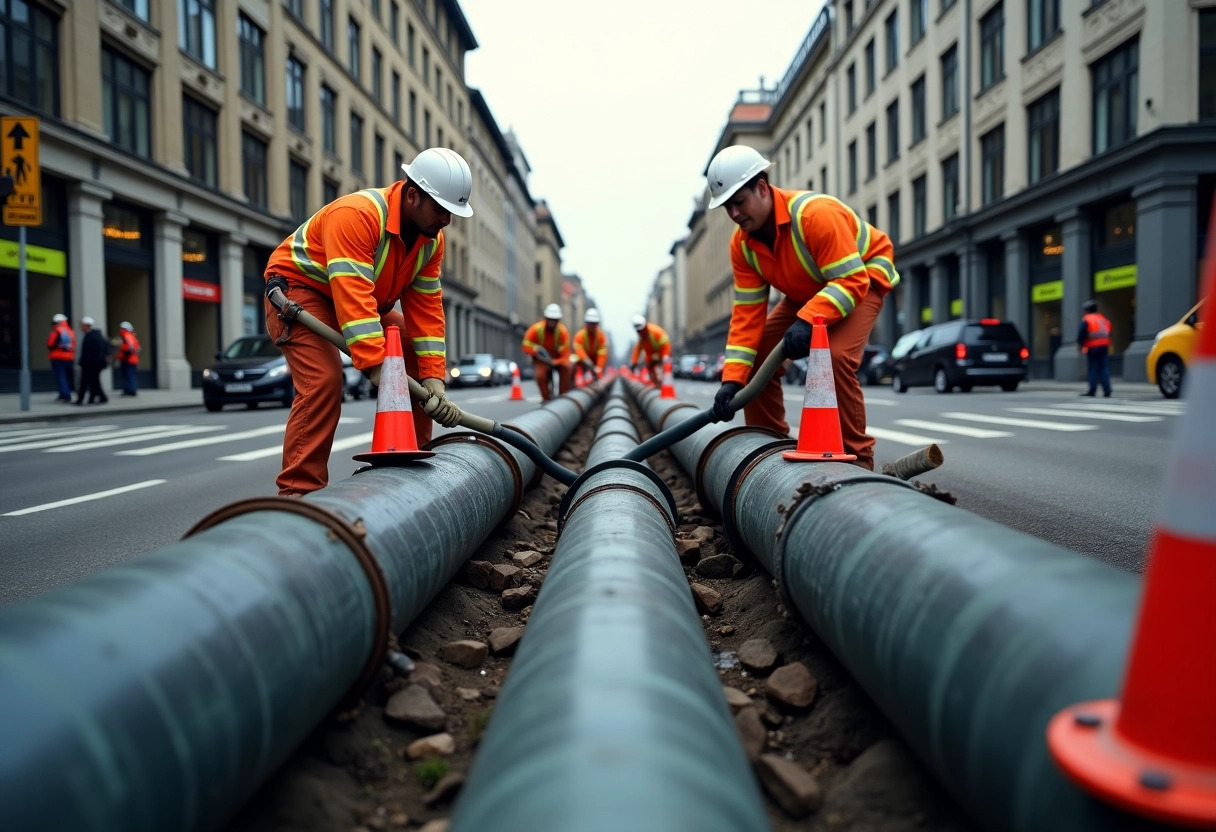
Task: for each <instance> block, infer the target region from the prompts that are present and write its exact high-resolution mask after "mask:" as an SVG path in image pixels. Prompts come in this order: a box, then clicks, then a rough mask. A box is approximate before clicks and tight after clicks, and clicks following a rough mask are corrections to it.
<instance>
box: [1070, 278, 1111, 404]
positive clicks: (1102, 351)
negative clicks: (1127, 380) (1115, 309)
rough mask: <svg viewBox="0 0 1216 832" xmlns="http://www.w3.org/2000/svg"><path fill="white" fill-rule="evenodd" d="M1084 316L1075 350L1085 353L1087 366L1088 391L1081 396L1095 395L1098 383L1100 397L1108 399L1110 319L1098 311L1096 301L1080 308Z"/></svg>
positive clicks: (1090, 301)
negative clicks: (1100, 389)
mask: <svg viewBox="0 0 1216 832" xmlns="http://www.w3.org/2000/svg"><path fill="white" fill-rule="evenodd" d="M1081 309H1082V310H1083V311H1084V312H1085V314H1084V315H1083V316H1082V318H1081V328H1080V329H1079V330H1077V349H1078V350H1080V351H1081V352H1083V353H1085V362H1086V364H1087V365H1088V370H1089V372H1088V377H1089V390H1088V391H1086V392H1084V393H1082V394H1081V395H1082V396H1093V395H1094V394H1096V393H1097V390H1098V383H1099V382H1101V384H1102V395H1103V396H1104V397H1105V398H1108V399H1109V398H1110V333H1111V323H1110V319H1109V318H1107V317H1106V316H1105V315H1103V314H1102V313H1101V312H1099V311H1098V302H1097V301H1096V300H1087V301H1085V303H1084V304H1083V305H1082V306H1081Z"/></svg>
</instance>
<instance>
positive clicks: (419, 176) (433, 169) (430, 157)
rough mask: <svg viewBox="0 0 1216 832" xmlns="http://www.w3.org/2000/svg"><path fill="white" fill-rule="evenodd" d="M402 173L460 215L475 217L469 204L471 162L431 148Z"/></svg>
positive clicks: (440, 149)
mask: <svg viewBox="0 0 1216 832" xmlns="http://www.w3.org/2000/svg"><path fill="white" fill-rule="evenodd" d="M401 170H403V171H404V172H405V175H406V176H408V177H409V178H410V181H411V182H413V183H414V184H415V185H417V186H418V187H419V188H421V189H422V190H424V191H425V192H426V193H428V194H430V195H431V196H432V197H433V198H434V200H435V201H436V202H438V203H439V204H440V205H442V206H443V207H444V208H446V209H447V210H449V211H451V212H452V213H453V214H455V215H456V216H458V217H471V216H473V207H472V206H471V205H469V195H470V194H472V192H473V174H472V173H470V172H469V164H468V162H466V161H465V160H464V159H462V158H460V154H459V153H457V152H456V151H455V150H449V149H448V148H446V147H428V148H427V149H426V150H424V151H422V152H421V153H419V154H418V155H417V156H415V157H414V163H413V164H412V165H405V164H403V165H402V166H401Z"/></svg>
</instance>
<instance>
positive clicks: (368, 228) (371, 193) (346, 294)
mask: <svg viewBox="0 0 1216 832" xmlns="http://www.w3.org/2000/svg"><path fill="white" fill-rule="evenodd" d="M404 184H405V183H404V181H400V182H395V183H393V184H392V185H390V186H388V187H387V188H369V189H367V190H363V191H357V192H355V193H353V194H347V195H346V196H343V197H339V198H338V199H336V200H334V201H333V202H331V203H329V204H328V205H326V206H325V207H324V208H322V209H321V210H320V211H318V212H317V213H315V214H313V215H312V216H311V217H310V218H309V219H308V220H306V221H305V222H304V224H303V225H301V226H300V227H299V228H297V229H296V231H295V233H294V234H292V235H291V236H290V237H288V238H287V239H286V240H284V241H283V242H282V243H281V244H280V245H279V247H278V248H276V249H275V250H274V253H272V254H271V255H270V262H269V264H268V265H267V267H266V276H267V279H269V278H270V277H271V276H272V275H276V274H279V275H283V276H284V277H286V278H287V281H288V283H289V284H295V285H301V286H309V287H312V288H314V289H316V290H318V291H320V292H322V293H323V294H324V295H325V296H326V297H329V298H331V299H332V300H333V302H334V312H335V315H336V316H337V319H338V326H339V327H340V328H341V330H342V335H343V336H344V337H345V338H346V343H347V344H348V345H349V346H350V354H351V355H350V357H351V360H352V361H353V362H354V365H355V366H356V367H357V368H359V369H360V370H365V369H367V368H369V367H374V366H376V365H377V364H380V363H381V362H382V361H384V327H383V326H382V325H381V323H380V316H381V315H382V314H384V313H386V312H388V311H389V310H390V309H392V308H393V306H394V305H395V304H396V303H397V301H398V300H400V301H401V313H402V315H404V316H405V330H406V331H405V332H403V333H401V342H402V346H403V347H405V348H406V349H409V348H410V346H411V345H412V348H413V350H414V354H415V355H417V356H418V375H419V377H420V378H443V377H444V374H445V372H446V362H445V350H444V334H445V333H444V317H443V291H442V288H441V286H440V281H439V273H440V266H441V264H442V262H443V232H442V231H441V232H440V233H439V235H438V236H437V237H436V238H435V239H433V240H432V239H430V238H428V237H423V236H422V235H419V236H418V239H417V240H415V241H414V244H413V245H412V246H410V247H409V248H408V249H407V248H406V247H405V243H404V242H403V241H402V239H401V201H402V199H404V194H403V193H402V190H403V187H404Z"/></svg>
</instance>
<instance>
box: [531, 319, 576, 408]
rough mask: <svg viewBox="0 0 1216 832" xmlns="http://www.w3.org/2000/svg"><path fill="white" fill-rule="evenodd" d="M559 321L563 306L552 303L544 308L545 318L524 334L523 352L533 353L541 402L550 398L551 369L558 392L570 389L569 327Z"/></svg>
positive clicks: (567, 391) (566, 391)
mask: <svg viewBox="0 0 1216 832" xmlns="http://www.w3.org/2000/svg"><path fill="white" fill-rule="evenodd" d="M561 321H562V308H561V307H560V306H558V305H557V304H556V303H551V304H549V305H548V306H546V307H545V316H544V319H543V320H539V321H537V322H536V323H534V324H532V326H530V327H528V331H527V332H525V333H524V354H525V355H530V356H532V362H533V364H532V366H533V367H534V368H535V369H536V386H537V387H538V388H540V398H541V401H544V402H547V401H549V399H551V398H552V397H553V395H552V392H551V391H550V381H551V379H550V377H549V376H550V373H552V372H553V371H554V370H557V385H558V387H557V389H558V392H560V393H569V392H570V387H571V376H572V373H571V371H570V330H568V329H566V326H565V324H563V323H562V322H561Z"/></svg>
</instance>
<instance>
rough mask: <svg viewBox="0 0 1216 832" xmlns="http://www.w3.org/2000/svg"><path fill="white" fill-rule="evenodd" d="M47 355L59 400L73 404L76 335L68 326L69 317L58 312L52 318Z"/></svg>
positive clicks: (47, 341) (47, 340)
mask: <svg viewBox="0 0 1216 832" xmlns="http://www.w3.org/2000/svg"><path fill="white" fill-rule="evenodd" d="M46 354H47V357H48V358H50V360H51V372H53V373H54V374H55V386H56V387H58V388H59V398H58V399H57V401H61V402H63V403H65V404H71V403H72V388H73V387H74V386H75V385H74V384H73V383H72V382H73V380H74V379H73V376H74V375H75V374H74V373H73V371H72V362H74V361H75V360H76V333H74V332H72V327H71V325H69V324H68V316H67V315H64V314H63V313H62V312H57V313H56V314H55V315H53V316H52V317H51V334H50V335H49V336H47V339H46Z"/></svg>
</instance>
